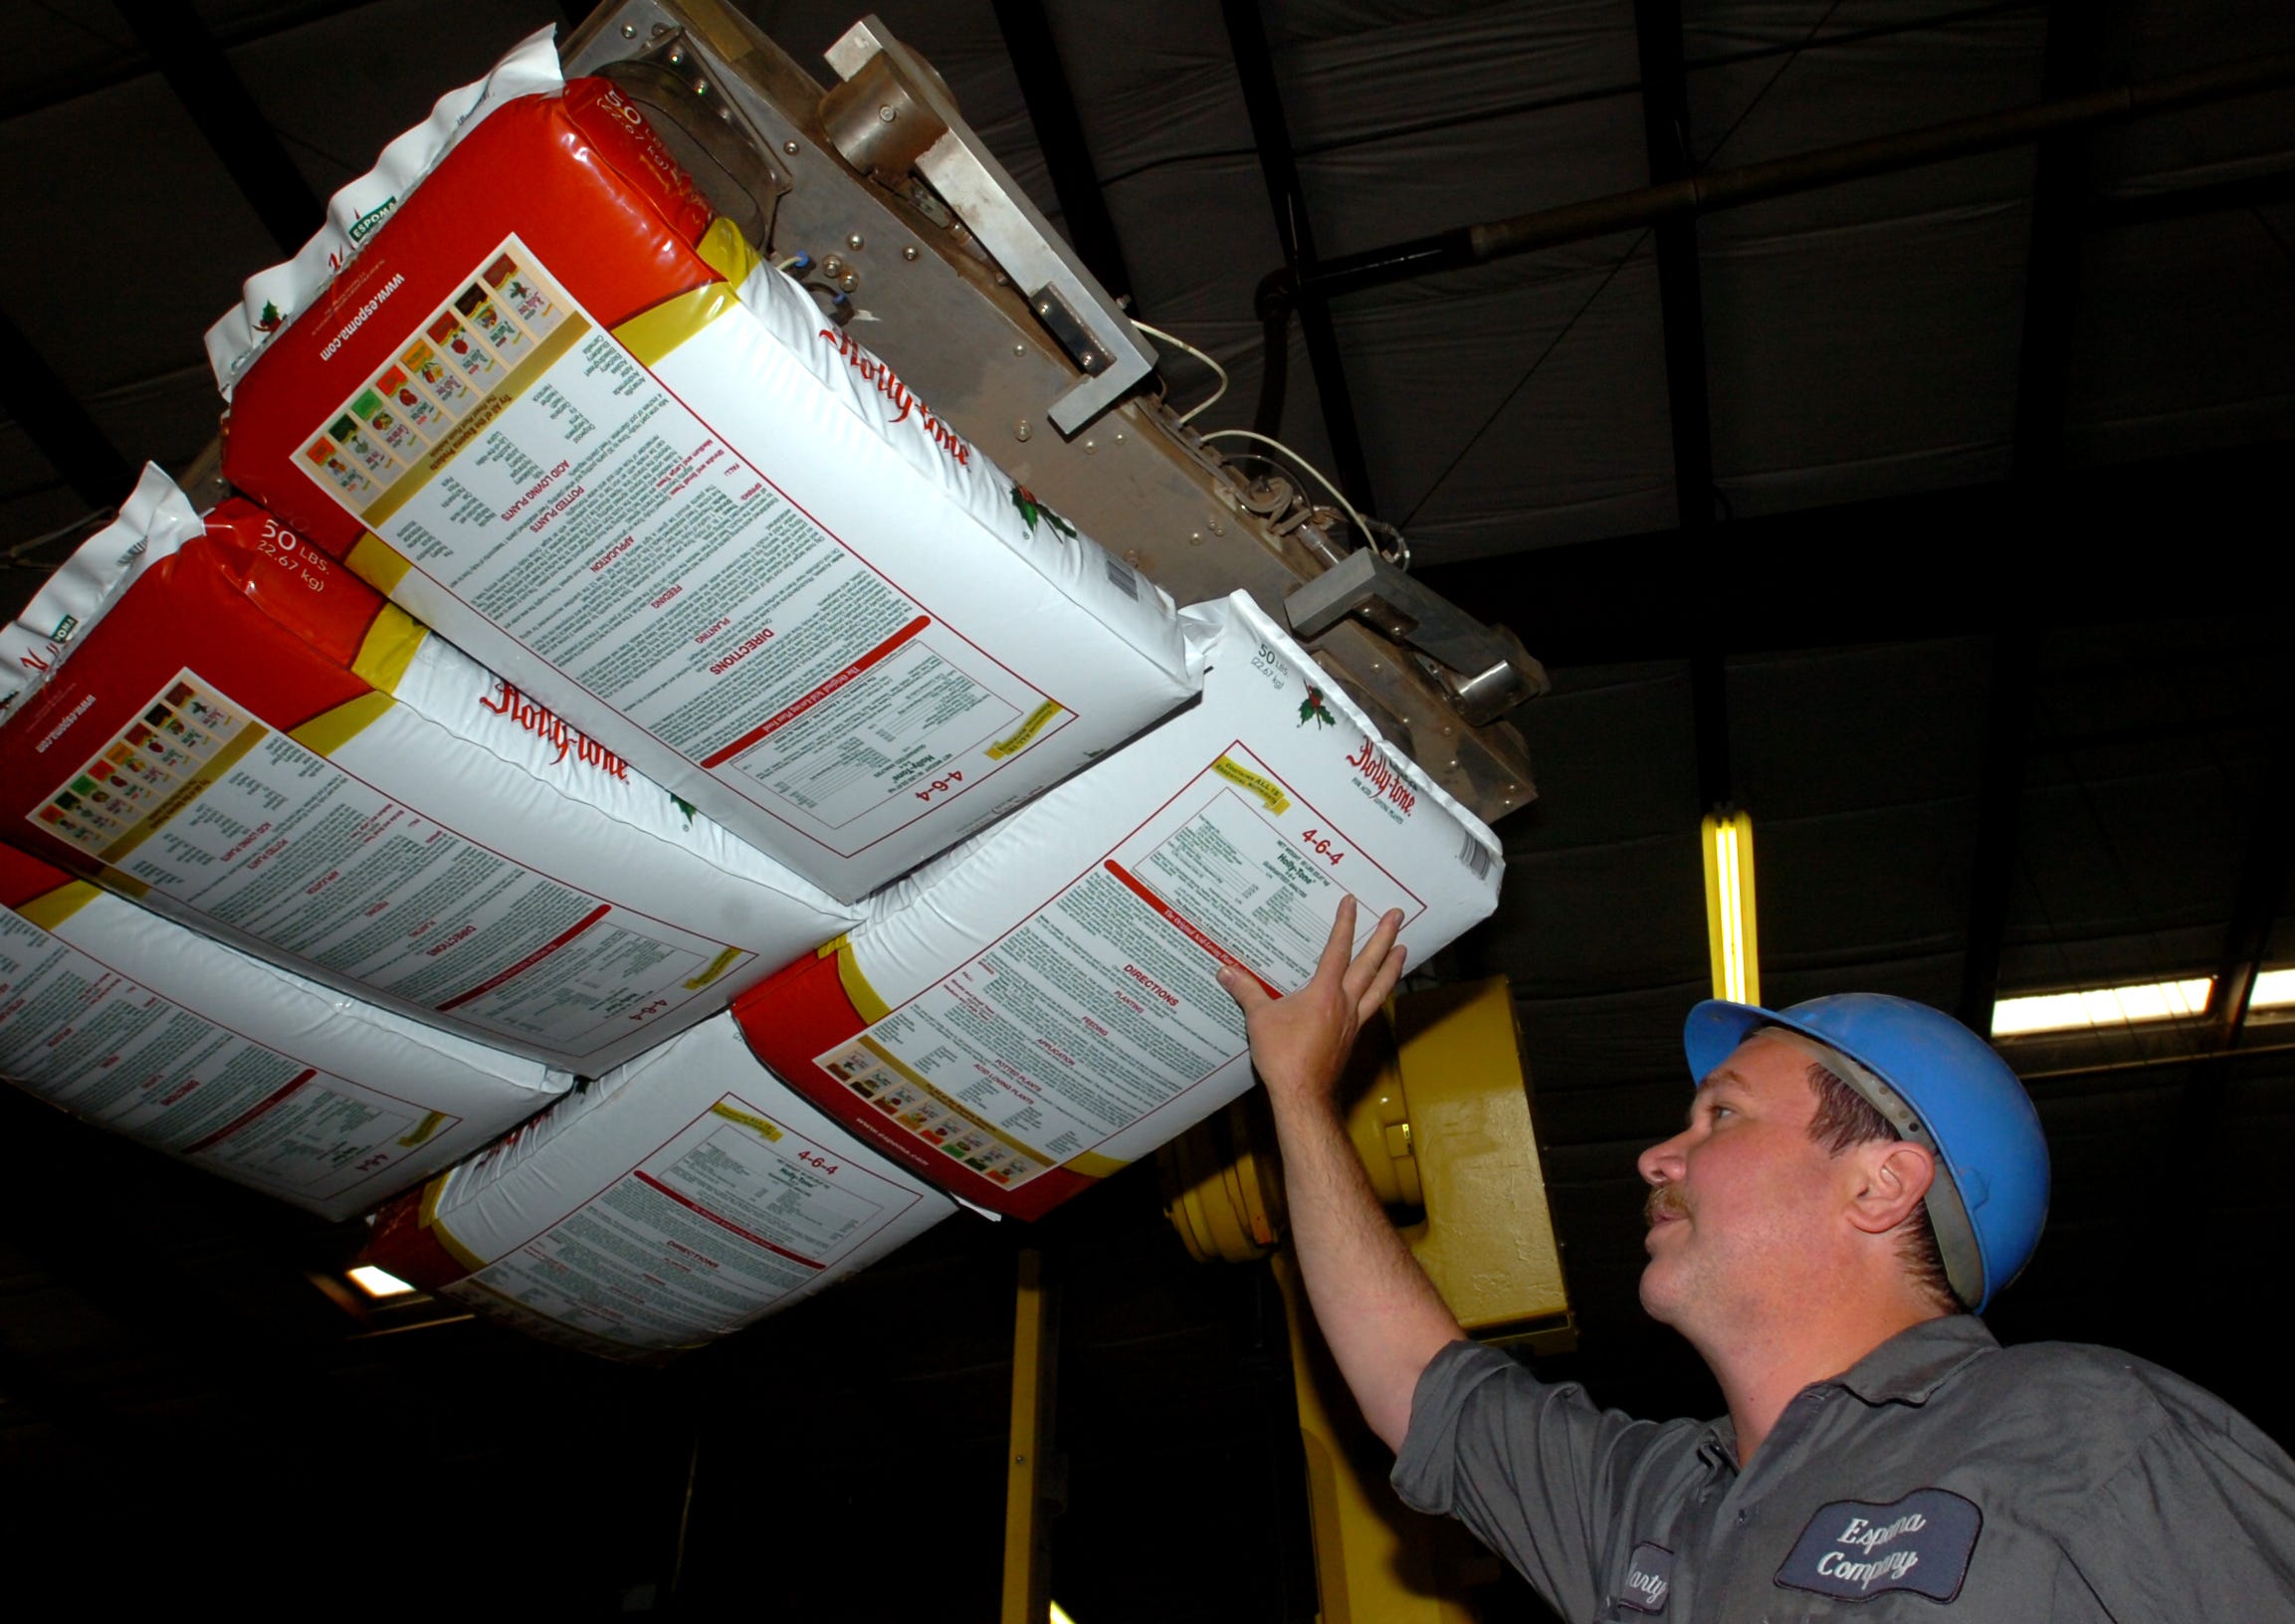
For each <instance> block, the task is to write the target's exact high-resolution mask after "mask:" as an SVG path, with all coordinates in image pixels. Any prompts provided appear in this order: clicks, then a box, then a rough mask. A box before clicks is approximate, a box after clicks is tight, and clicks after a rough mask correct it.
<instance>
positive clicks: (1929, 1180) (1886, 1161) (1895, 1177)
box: [1849, 1139, 1937, 1235]
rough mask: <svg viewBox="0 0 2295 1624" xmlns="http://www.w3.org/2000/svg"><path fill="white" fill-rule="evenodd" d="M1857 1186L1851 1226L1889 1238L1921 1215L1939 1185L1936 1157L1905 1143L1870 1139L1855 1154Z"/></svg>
mask: <svg viewBox="0 0 2295 1624" xmlns="http://www.w3.org/2000/svg"><path fill="white" fill-rule="evenodd" d="M1851 1154H1853V1155H1854V1156H1855V1157H1856V1159H1857V1172H1858V1179H1857V1186H1856V1190H1855V1193H1854V1196H1853V1198H1852V1199H1851V1201H1850V1204H1849V1222H1850V1223H1852V1224H1854V1225H1856V1227H1857V1228H1859V1229H1861V1230H1863V1231H1864V1232H1865V1233H1866V1234H1868V1235H1886V1234H1887V1233H1888V1232H1889V1231H1890V1230H1892V1229H1895V1228H1896V1227H1897V1226H1898V1225H1899V1224H1901V1223H1903V1222H1904V1221H1905V1220H1906V1219H1908V1218H1910V1217H1912V1216H1913V1214H1915V1213H1916V1212H1918V1211H1920V1208H1921V1202H1922V1201H1923V1200H1924V1199H1926V1198H1927V1196H1928V1193H1929V1186H1930V1185H1931V1184H1933V1183H1935V1182H1936V1177H1937V1162H1936V1157H1935V1156H1934V1155H1933V1154H1931V1153H1930V1152H1929V1151H1928V1150H1926V1149H1924V1148H1923V1147H1922V1146H1920V1145H1917V1144H1911V1143H1908V1142H1906V1141H1905V1140H1903V1139H1869V1140H1867V1141H1866V1142H1865V1143H1863V1144H1860V1145H1857V1146H1855V1147H1854V1149H1853V1150H1852V1152H1851Z"/></svg>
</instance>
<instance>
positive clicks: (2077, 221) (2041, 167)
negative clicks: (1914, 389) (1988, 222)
mask: <svg viewBox="0 0 2295 1624" xmlns="http://www.w3.org/2000/svg"><path fill="white" fill-rule="evenodd" d="M2094 13H2095V8H2094V7H2093V6H2092V5H2091V4H2089V3H2088V0H2055V3H2054V4H2053V5H2051V6H2050V7H2049V8H2048V43H2047V50H2046V53H2045V56H2044V59H2043V64H2042V67H2041V71H2040V72H2041V92H2040V94H2041V98H2042V100H2043V101H2046V102H2061V101H2063V100H2065V99H2066V98H2069V97H2073V96H2077V95H2079V94H2081V93H2083V92H2086V91H2088V90H2090V89H2092V88H2093V87H2094V84H2095V77H2096V70H2095V34H2096V23H2095V15H2094ZM2087 190H2088V132H2087V130H2086V129H2085V128H2084V127H2076V128H2070V129H2063V130H2058V131H2056V132H2055V133H2053V134H2049V135H2043V136H2042V137H2041V138H2040V141H2039V145H2038V148H2037V150H2036V151H2035V153H2034V155H2033V164H2032V223H2031V235H2030V239H2029V243H2028V246H2027V248H2026V250H2025V258H2024V335H2023V346H2022V350H2021V352H2020V353H2019V355H2018V357H2017V366H2016V416H2015V429H2014V434H2015V438H2014V440H2013V442H2012V449H2011V463H2010V466H2011V468H2012V470H2013V471H2014V474H2015V477H2016V478H2018V479H2031V478H2036V477H2039V476H2043V475H2049V474H2054V473H2055V472H2057V471H2058V470H2059V469H2061V468H2062V467H2063V466H2064V416H2065V409H2066V405H2067V402H2068V399H2069V392H2070V380H2071V370H2072V319H2073V315H2074V313H2075V308H2076V306H2077V304H2078V299H2079V290H2080V226H2081V216H2082V214H2083V213H2084V212H2085V210H2084V204H2085V201H2086V195H2087Z"/></svg>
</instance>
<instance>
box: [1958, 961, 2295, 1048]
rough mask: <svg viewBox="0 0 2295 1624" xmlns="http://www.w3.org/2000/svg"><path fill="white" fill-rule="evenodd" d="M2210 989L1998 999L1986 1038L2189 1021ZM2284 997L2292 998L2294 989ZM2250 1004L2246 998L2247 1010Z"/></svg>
mask: <svg viewBox="0 0 2295 1624" xmlns="http://www.w3.org/2000/svg"><path fill="white" fill-rule="evenodd" d="M2272 973H2274V974H2277V973H2284V972H2272ZM2214 984H2215V982H2214V978H2213V977H2212V976H2205V975H2201V976H2194V977H2192V978H2191V979H2190V980H2185V981H2145V982H2140V983H2137V984H2135V985H2132V986H2125V987H2092V988H2088V989H2086V990H2083V991H2078V992H2045V993H2041V994H2039V995H2037V996H2036V997H2030V998H2002V999H2001V1000H2000V1001H1999V1002H1998V1003H1996V1004H1994V1005H1993V1006H1992V1036H1993V1037H1995V1038H2013V1037H2021V1036H2023V1035H2024V1034H2026V1033H2030V1032H2082V1031H2086V1030H2088V1029H2090V1028H2092V1027H2108V1026H2136V1025H2139V1024H2141V1023H2144V1022H2149V1021H2181V1020H2189V1019H2191V1017H2192V1016H2194V1015H2203V1014H2205V1013H2206V1011H2207V993H2208V989H2210V988H2211V987H2213V986H2214ZM2262 984H2263V978H2262V977H2260V976H2259V977H2257V978H2256V991H2257V992H2258V993H2260V992H2261V990H2262ZM2289 992H2290V994H2291V995H2295V987H2290V988H2289ZM2256 1001H2257V1000H2256V999H2253V998H2250V999H2249V1004H2250V1007H2252V1005H2253V1004H2254V1003H2255V1002H2256Z"/></svg>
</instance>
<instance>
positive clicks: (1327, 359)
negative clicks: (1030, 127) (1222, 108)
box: [1219, 0, 1376, 511]
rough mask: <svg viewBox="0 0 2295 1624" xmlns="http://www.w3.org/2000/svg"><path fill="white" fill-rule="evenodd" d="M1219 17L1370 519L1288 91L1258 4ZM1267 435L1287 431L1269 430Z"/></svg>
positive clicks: (1309, 336)
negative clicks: (1321, 285) (1320, 282)
mask: <svg viewBox="0 0 2295 1624" xmlns="http://www.w3.org/2000/svg"><path fill="white" fill-rule="evenodd" d="M1219 9H1220V12H1221V14H1222V15H1224V16H1225V18H1226V20H1227V40H1228V46H1229V48H1230V49H1231V50H1232V51H1233V52H1234V54H1235V74H1236V77H1237V78H1238V79H1239V80H1240V81H1241V82H1242V86H1243V107H1244V111H1245V112H1247V113H1248V114H1249V115H1250V118H1251V137H1252V139H1253V141H1254V142H1256V143H1257V145H1258V148H1259V172H1260V174H1261V176H1262V177H1263V178H1264V179H1265V180H1266V182H1267V199H1268V203H1269V205H1270V206H1271V207H1272V208H1273V209H1274V211H1275V235H1276V237H1277V239H1278V240H1279V241H1280V242H1281V243H1282V245H1283V262H1284V266H1285V269H1286V270H1287V271H1288V273H1289V276H1290V282H1291V288H1290V290H1289V294H1290V298H1291V299H1292V300H1293V301H1294V302H1295V305H1296V308H1297V309H1298V311H1299V328H1300V331H1301V333H1302V334H1303V335H1304V336H1305V338H1306V340H1307V360H1308V364H1309V365H1310V367H1312V368H1313V370H1314V373H1315V390H1316V394H1317V396H1318V398H1319V399H1320V400H1321V402H1322V406H1323V429H1324V433H1325V434H1327V435H1328V436H1329V437H1330V440H1331V459H1332V463H1333V468H1332V473H1333V475H1334V476H1335V477H1336V478H1337V479H1338V481H1339V487H1340V489H1341V490H1343V491H1345V492H1346V493H1347V497H1348V500H1349V501H1351V502H1353V503H1354V504H1355V505H1356V507H1357V508H1362V509H1364V510H1365V511H1368V510H1370V509H1372V508H1375V506H1376V504H1375V502H1374V501H1373V499H1372V496H1371V490H1370V467H1369V464H1368V462H1367V461H1366V460H1365V459H1364V457H1363V453H1362V427H1361V424H1360V423H1359V422H1358V421H1357V419H1356V415H1355V397H1354V394H1353V393H1352V392H1351V391H1350V390H1349V389H1348V386H1347V371H1346V368H1345V366H1344V365H1343V364H1342V363H1341V361H1340V358H1339V334H1338V332H1337V330H1336V329H1335V328H1334V327H1333V326H1332V324H1331V306H1330V305H1329V303H1328V302H1327V301H1326V300H1324V299H1323V298H1322V297H1321V296H1320V295H1318V294H1316V293H1314V292H1311V291H1309V290H1310V288H1311V285H1313V284H1314V283H1315V282H1316V281H1317V279H1318V277H1319V275H1320V272H1319V270H1318V266H1319V263H1320V262H1319V261H1318V259H1317V257H1316V253H1315V231H1314V227H1313V226H1312V225H1311V224H1310V223H1309V220H1308V210H1307V194H1306V192H1305V191H1304V190H1303V189H1302V188H1301V186H1300V184H1299V163H1298V159H1297V157H1296V155H1295V153H1294V152H1293V149H1292V145H1291V125H1290V121H1289V120H1288V119H1287V118H1286V117H1285V116H1284V111H1283V97H1282V91H1281V88H1280V87H1279V86H1278V85H1277V83H1276V79H1275V55H1274V52H1273V51H1272V50H1270V49H1269V47H1268V44H1267V25H1266V22H1265V20H1264V19H1263V18H1262V17H1261V16H1260V15H1259V0H1220V6H1219ZM1262 292H1263V294H1264V292H1265V290H1262ZM1265 313H1266V312H1265V310H1264V308H1263V310H1262V314H1263V315H1264V314H1265ZM1269 327H1270V336H1271V337H1273V336H1276V335H1277V334H1279V332H1280V324H1279V323H1277V322H1275V321H1273V320H1270V322H1269ZM1269 359H1270V365H1272V364H1274V360H1273V356H1272V354H1271V355H1270V358H1269ZM1262 432H1263V433H1268V434H1275V433H1279V432H1281V431H1280V430H1279V429H1275V428H1263V429H1262Z"/></svg>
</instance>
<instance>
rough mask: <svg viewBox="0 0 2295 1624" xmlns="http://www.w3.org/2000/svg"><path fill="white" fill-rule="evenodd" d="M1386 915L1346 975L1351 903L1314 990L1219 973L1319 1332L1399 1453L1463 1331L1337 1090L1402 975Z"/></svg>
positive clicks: (1395, 921)
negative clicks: (1390, 1205) (1277, 1164)
mask: <svg viewBox="0 0 2295 1624" xmlns="http://www.w3.org/2000/svg"><path fill="white" fill-rule="evenodd" d="M1401 928H1402V915H1401V914H1400V913H1389V914H1387V915H1386V917H1384V918H1382V919H1380V920H1379V921H1378V928H1377V929H1376V930H1374V931H1372V932H1371V934H1370V937H1369V939H1368V940H1367V941H1365V942H1364V943H1363V944H1362V951H1361V952H1359V953H1357V954H1356V955H1355V957H1354V959H1353V961H1352V962H1350V960H1349V958H1348V955H1347V949H1348V947H1349V945H1350V944H1351V943H1352V942H1353V941H1354V940H1355V899H1354V898H1352V897H1350V898H1347V899H1346V900H1345V901H1343V902H1342V903H1341V904H1340V905H1339V917H1338V918H1337V919H1335V920H1334V921H1333V922H1332V926H1331V939H1330V941H1329V942H1327V943H1326V944H1325V946H1324V949H1323V960H1322V962H1321V963H1320V964H1319V965H1318V966H1317V967H1316V971H1315V975H1314V977H1313V978H1312V979H1311V980H1310V981H1309V982H1308V983H1307V985H1305V986H1303V987H1301V988H1300V989H1299V990H1298V991H1297V992H1295V993H1292V994H1291V995H1290V996H1289V997H1286V998H1270V997H1268V996H1267V994H1266V993H1265V992H1264V991H1262V990H1261V989H1260V988H1259V987H1258V985H1256V984H1255V983H1254V982H1253V981H1252V980H1251V978H1250V977H1249V976H1245V975H1238V974H1237V973H1236V972H1235V971H1233V970H1223V971H1221V972H1220V976H1219V984H1220V985H1221V986H1223V987H1225V988H1226V989H1227V991H1228V993H1229V994H1230V995H1231V996H1232V997H1233V998H1234V999H1235V1001H1236V1002H1237V1003H1238V1004H1240V1005H1242V1007H1243V1014H1244V1019H1245V1022H1246V1024H1247V1026H1248V1028H1249V1031H1250V1034H1251V1061H1252V1064H1253V1066H1255V1067H1256V1068H1257V1069H1258V1072H1259V1078H1260V1081H1261V1082H1263V1083H1264V1084H1266V1085H1267V1098H1268V1101H1269V1103H1270V1104H1271V1105H1272V1106H1273V1107H1274V1111H1275V1136H1276V1139H1277V1141H1278V1143H1279V1144H1280V1146H1281V1148H1282V1152H1283V1188H1284V1196H1285V1203H1286V1205H1287V1206H1288V1208H1289V1211H1290V1219H1291V1242H1292V1246H1293V1248H1294V1249H1295V1250H1296V1251H1297V1253H1298V1255H1299V1270H1300V1274H1301V1276H1302V1277H1303V1278H1304V1279H1305V1280H1306V1282H1307V1297H1308V1301H1309V1302H1311V1303H1312V1304H1313V1305H1314V1307H1315V1320H1316V1323H1317V1324H1318V1325H1319V1326H1321V1327H1322V1330H1323V1338H1324V1340H1325V1341H1327V1342H1329V1343H1330V1344H1331V1351H1332V1354H1333V1356H1334V1357H1336V1358H1337V1359H1338V1361H1339V1370H1340V1373H1341V1374H1342V1375H1344V1376H1345V1377H1346V1378H1347V1385H1348V1387H1349V1388H1350V1389H1351V1390H1353V1392H1354V1394H1355V1401H1356V1403H1357V1404H1359V1405H1361V1406H1362V1414H1363V1419H1365V1420H1366V1421H1368V1422H1369V1423H1370V1430H1371V1431H1373V1432H1375V1433H1377V1434H1378V1436H1379V1437H1380V1438H1382V1439H1384V1440H1385V1441H1386V1445H1387V1447H1388V1448H1390V1449H1400V1448H1401V1447H1402V1437H1403V1434H1404V1433H1405V1432H1406V1431H1408V1430H1409V1426H1410V1399H1411V1393H1412V1391H1413V1390H1414V1389H1415V1388H1416V1387H1417V1385H1418V1376H1419V1372H1420V1371H1422V1370H1424V1369H1425V1368H1426V1363H1427V1361H1428V1360H1429V1359H1431V1358H1433V1357H1434V1355H1435V1354H1436V1353H1438V1352H1440V1351H1441V1350H1442V1348H1443V1347H1444V1346H1445V1345H1446V1344H1447V1343H1450V1342H1454V1341H1457V1340H1459V1339H1461V1338H1462V1337H1463V1336H1464V1335H1465V1332H1464V1331H1462V1330H1460V1329H1459V1326H1458V1321H1457V1319H1454V1318H1453V1317H1452V1315H1451V1313H1450V1310H1449V1309H1447V1308H1446V1307H1444V1306H1443V1302H1442V1299H1441V1298H1440V1297H1439V1296H1438V1295H1436V1293H1435V1290H1434V1287H1433V1285H1432V1284H1431V1283H1430V1282H1429V1281H1428V1280H1427V1278H1426V1276H1425V1274H1424V1273H1423V1272H1422V1271H1421V1270H1420V1269H1419V1267H1418V1262H1417V1260H1416V1259H1415V1258H1413V1257H1412V1256H1411V1255H1410V1249H1409V1248H1408V1247H1407V1246H1405V1245H1403V1242H1402V1237H1401V1236H1399V1235H1397V1234H1396V1233H1395V1232H1394V1226H1393V1224H1391V1223H1389V1222H1388V1221H1387V1217H1386V1214H1385V1212H1384V1211H1383V1210H1382V1209H1381V1208H1380V1207H1379V1204H1378V1197H1377V1196H1376V1195H1375V1194H1374V1193H1373V1192H1372V1190H1371V1188H1370V1178H1369V1175H1368V1174H1366V1173H1364V1172H1363V1170H1362V1164H1361V1163H1360V1162H1359V1161H1357V1160H1356V1159H1355V1147H1354V1145H1353V1144H1351V1143H1350V1142H1349V1140H1348V1137H1347V1129H1346V1126H1345V1125H1344V1123H1343V1122H1342V1120H1341V1118H1340V1110H1339V1104H1338V1101H1337V1098H1336V1091H1337V1089H1338V1085H1339V1077H1340V1073H1341V1072H1342V1071H1344V1070H1345V1069H1346V1065H1347V1057H1348V1053H1349V1051H1351V1050H1352V1049H1353V1048H1354V1047H1355V1037H1356V1033H1357V1032H1358V1031H1360V1030H1361V1028H1362V1025H1363V1023H1364V1022H1365V1021H1368V1020H1369V1019H1370V1018H1371V1017H1372V1016H1373V1015H1374V1014H1376V1013H1377V1011H1378V1008H1379V1006H1380V1005H1382V1004H1383V1003H1385V1001H1386V996H1387V994H1388V993H1390V992H1392V991H1393V990H1394V983H1395V981H1396V980H1397V979H1398V978H1399V977H1400V976H1401V974H1402V959H1403V949H1402V948H1401V947H1399V946H1397V945H1396V944H1395V939H1394V938H1395V936H1396V934H1397V933H1398V932H1399V931H1400V930H1401Z"/></svg>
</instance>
